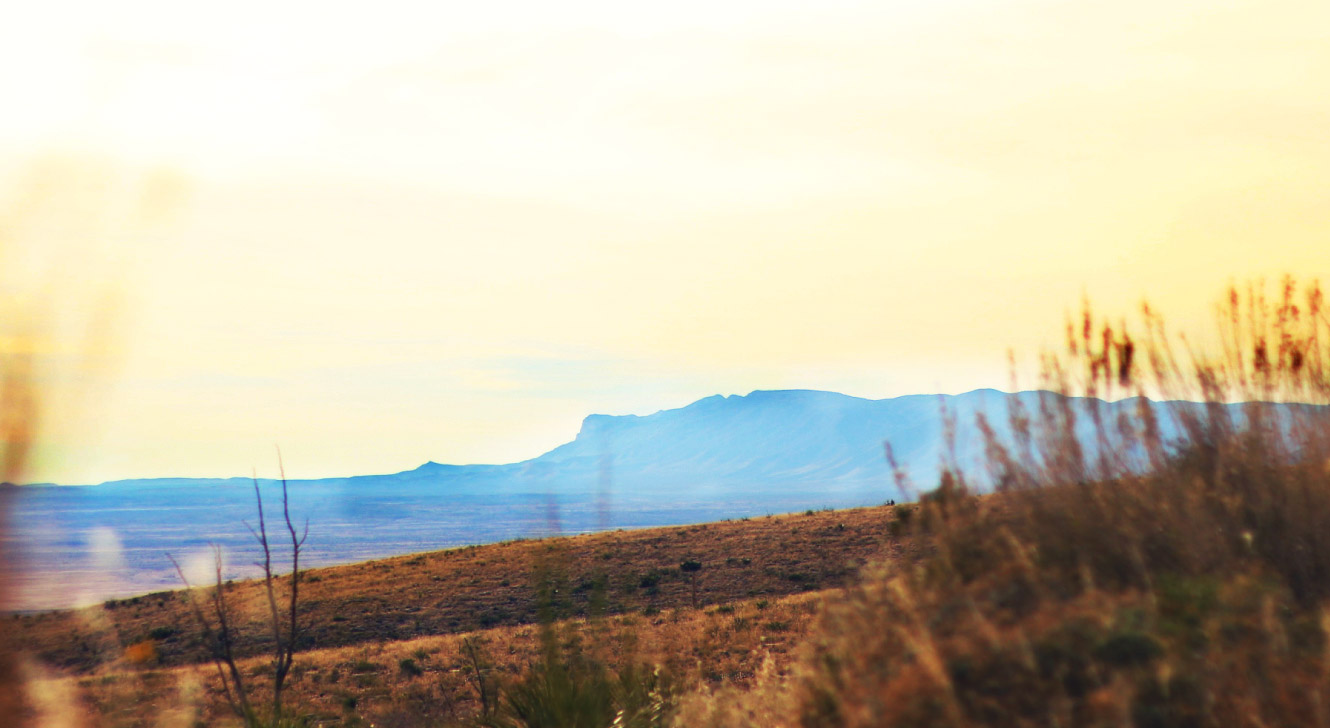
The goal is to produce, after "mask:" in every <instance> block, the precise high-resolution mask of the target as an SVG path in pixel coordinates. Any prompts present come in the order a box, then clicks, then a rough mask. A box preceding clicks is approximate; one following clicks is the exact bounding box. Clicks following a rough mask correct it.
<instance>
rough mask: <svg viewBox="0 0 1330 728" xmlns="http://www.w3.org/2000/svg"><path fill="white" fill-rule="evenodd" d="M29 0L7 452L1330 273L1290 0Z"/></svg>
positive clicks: (478, 417)
mask: <svg viewBox="0 0 1330 728" xmlns="http://www.w3.org/2000/svg"><path fill="white" fill-rule="evenodd" d="M633 5H634V4H630V3H621V2H603V3H559V4H551V3H502V2H496V3H439V2H431V3H425V2H419V3H414V2H411V3H403V2H387V3H379V4H376V5H375V6H374V8H373V9H372V12H371V9H370V8H369V7H368V6H364V7H361V8H358V9H352V8H349V7H345V8H344V7H341V6H339V5H337V4H331V5H330V4H327V3H318V4H315V3H295V2H293V3H280V4H273V3H249V2H237V3H229V4H227V5H226V6H225V7H224V8H222V7H220V6H218V7H213V6H202V5H197V4H188V3H174V2H170V3H168V2H160V3H141V2H126V3H111V4H108V3H91V2H89V3H79V2H74V3H70V2H63V3H62V2H49V3H27V4H24V7H18V8H14V9H11V10H9V11H7V13H6V15H7V20H6V23H5V24H4V26H3V27H0V64H3V67H4V68H6V69H7V70H6V71H5V72H4V73H3V74H0V99H4V103H3V107H4V112H3V113H0V284H3V286H4V291H3V296H4V301H3V306H4V310H5V317H4V318H5V323H4V326H5V329H4V331H3V334H2V335H0V350H2V351H4V352H6V353H9V354H15V353H18V354H22V353H28V354H30V355H32V356H35V357H36V359H35V361H36V364H37V371H38V373H39V374H38V378H37V391H38V393H39V394H40V398H41V402H42V411H43V415H44V417H43V419H42V421H41V425H42V427H41V435H42V437H41V440H40V442H39V445H38V447H37V448H36V450H35V459H34V461H33V463H32V468H31V470H30V472H29V476H30V477H29V479H30V480H34V481H36V480H49V481H55V482H61V483H95V482H100V481H103V480H110V479H117V478H131V477H153V476H232V475H247V474H249V473H250V472H252V471H255V470H256V471H257V472H258V473H259V475H261V476H263V475H273V474H275V472H276V455H275V452H274V446H275V445H280V447H281V448H282V453H283V457H284V460H285V463H286V469H287V472H288V474H289V475H291V476H293V477H323V476H334V475H350V474H366V473H384V472H395V471H399V470H405V469H409V468H413V467H415V466H417V465H419V464H421V463H423V462H425V461H427V460H434V461H437V462H452V463H475V462H512V461H517V460H522V459H526V458H529V457H534V456H536V455H538V454H540V453H542V452H544V451H546V450H548V449H551V448H553V447H554V446H556V445H558V444H560V443H562V442H565V441H567V440H569V439H571V438H572V437H573V436H574V435H575V434H576V433H577V430H578V427H579V425H580V422H581V419H582V417H583V416H585V415H587V414H590V413H593V412H595V413H607V414H629V413H634V414H648V413H651V412H654V411H657V410H660V409H665V408H671V407H678V406H682V405H685V404H687V403H689V402H691V401H694V400H696V399H699V398H701V397H704V396H708V395H711V394H717V393H720V394H744V393H747V392H749V391H751V390H754V389H773V388H814V389H830V390H836V391H841V392H845V393H847V394H852V395H857V396H865V397H874V398H878V397H890V396H897V395H903V394H912V393H921V392H952V393H954V392H963V391H968V390H970V389H975V388H980V387H996V388H1003V389H1007V388H1010V386H1011V381H1012V379H1011V371H1010V368H1009V365H1008V351H1009V350H1011V351H1014V352H1015V354H1016V357H1017V362H1018V365H1017V373H1018V375H1019V376H1018V379H1017V383H1018V385H1022V386H1033V385H1034V384H1036V382H1035V380H1034V377H1033V375H1032V374H1031V372H1033V371H1034V368H1033V362H1034V361H1035V360H1036V358H1037V355H1038V353H1039V351H1040V350H1041V348H1046V347H1051V346H1056V345H1057V344H1058V343H1059V342H1060V338H1061V332H1062V327H1063V322H1064V318H1065V316H1066V315H1067V313H1068V312H1070V311H1074V310H1076V309H1077V308H1078V307H1079V305H1080V302H1081V301H1082V299H1083V298H1089V299H1090V300H1091V301H1093V302H1094V305H1095V306H1096V308H1097V309H1098V310H1101V311H1104V312H1106V313H1109V314H1112V315H1115V316H1119V315H1120V316H1130V315H1131V314H1132V313H1133V312H1134V311H1135V310H1136V308H1137V306H1138V304H1139V302H1140V301H1141V300H1142V299H1146V298H1148V299H1149V300H1151V301H1152V302H1154V304H1155V305H1156V307H1158V308H1160V309H1162V310H1163V311H1164V312H1165V314H1166V315H1167V316H1168V317H1169V320H1170V321H1171V322H1173V323H1174V324H1175V326H1178V327H1183V328H1186V327H1196V326H1203V325H1204V324H1205V323H1206V322H1207V321H1208V320H1209V315H1210V313H1209V312H1210V307H1211V305H1212V303H1213V302H1214V301H1215V300H1216V298H1217V297H1218V296H1219V295H1220V293H1221V292H1222V290H1223V288H1224V286H1226V285H1227V284H1228V283H1229V282H1230V281H1234V280H1236V281H1243V280H1247V279H1251V278H1257V277H1261V276H1265V277H1268V278H1271V279H1273V278H1277V277H1278V276H1280V275H1282V274H1285V273H1291V274H1295V275H1298V276H1300V277H1302V278H1304V279H1312V278H1320V279H1322V280H1323V281H1327V282H1330V277H1328V276H1327V274H1330V244H1327V242H1328V241H1330V237H1328V236H1327V232H1330V204H1327V203H1328V202H1330V200H1328V198H1330V135H1327V134H1326V133H1325V130H1326V129H1327V128H1330V5H1328V4H1326V3H1324V2H1311V1H1308V2H1290V1H1286V0H1259V1H1258V0H1233V1H1230V2H1214V1H1213V0H1206V1H1205V2H1178V1H1174V0H1166V1H1164V2H1159V1H1157V0H1152V1H1150V2H1144V1H1139V0H1127V1H1125V2H1117V3H1085V2H1050V1H1042V0H1041V1H1032V0H1004V1H1003V2H979V1H975V0H932V1H930V2H914V1H908V2H871V3H844V2H821V3H815V4H814V3H782V2H771V1H765V2H761V3H756V2H754V3H713V2H707V3H702V2H696V3H691V2H677V3H669V4H655V5H651V6H644V7H633Z"/></svg>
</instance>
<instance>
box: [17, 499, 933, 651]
mask: <svg viewBox="0 0 1330 728" xmlns="http://www.w3.org/2000/svg"><path fill="white" fill-rule="evenodd" d="M893 517H894V516H893V512H892V509H890V508H883V507H878V508H863V509H854V510H846V511H817V512H811V513H803V514H792V515H785V516H773V517H763V518H756V519H742V520H737V521H726V522H719V523H710V524H702V525H696V526H687V527H675V528H655V529H644V530H638V531H615V532H608V533H600V534H592V535H582V536H574V537H567V538H556V539H546V540H527V541H513V542H507V543H501V544H495V545H490V546H477V547H469V548H461V549H451V550H446V551H436V552H429V553H421V554H415V555H411V556H404V557H398V558H392V559H384V560H379V561H369V562H364V563H358V564H350V565H345V566H336V567H326V568H320V569H313V570H310V571H308V572H306V578H305V580H304V586H303V587H302V599H301V605H302V620H303V622H304V624H305V625H306V626H305V629H304V632H305V638H304V641H303V643H302V644H303V645H304V646H305V647H307V648H333V647H343V646H354V645H359V644H366V643H379V642H384V641H391V640H403V639H410V638H416V637H421V636H426V635H443V634H451V633H459V632H467V631H472V630H477V629H482V628H489V627H496V626H501V625H520V624H528V623H532V622H534V621H535V619H536V612H537V606H538V605H537V598H536V579H537V576H538V575H539V574H541V573H549V574H551V578H553V579H555V580H556V581H557V582H558V583H559V584H561V587H560V591H561V593H562V594H563V595H564V596H565V599H566V601H565V602H564V607H565V610H566V613H567V614H569V615H574V616H575V615H579V614H586V613H587V611H588V609H589V607H590V605H591V604H592V603H593V601H595V600H597V599H599V603H601V604H603V610H604V611H605V612H608V613H611V614H625V613H633V612H639V613H641V612H647V613H650V612H655V611H658V610H662V609H670V608H675V607H684V606H691V605H692V599H693V594H692V590H691V588H690V584H689V582H688V581H687V580H686V579H685V578H684V576H683V574H682V573H681V572H680V570H679V564H680V563H681V562H683V561H684V560H688V559H692V560H696V561H699V562H701V563H702V565H703V568H702V570H701V572H699V578H698V582H697V604H698V605H699V606H705V605H713V604H723V603H728V602H734V601H738V600H743V599H750V598H759V597H767V598H770V597H779V596H783V595H789V594H795V593H799V592H805V591H811V590H816V589H825V588H831V587H838V586H843V585H845V584H847V583H848V582H849V581H850V580H851V579H852V578H853V577H854V575H855V574H856V573H857V567H858V566H859V565H861V564H863V563H865V562H866V561H868V560H869V559H872V558H876V557H880V556H883V555H887V556H893V557H898V556H901V555H903V554H908V553H910V549H909V548H908V547H907V546H906V545H904V544H902V543H901V542H898V541H894V540H892V539H890V538H889V537H888V536H887V523H888V521H889V520H890V519H892V518H893ZM231 589H232V590H233V591H231V594H232V597H231V598H232V599H233V600H234V602H235V603H236V604H239V605H242V606H241V607H240V609H239V614H240V615H241V620H242V621H241V623H240V625H239V637H238V640H237V645H238V649H239V652H240V654H253V653H254V652H255V651H256V650H258V649H261V648H262V645H263V644H265V643H266V642H265V641H266V639H267V638H268V633H267V631H266V630H267V626H266V622H265V620H266V616H265V615H266V613H265V612H264V608H265V607H264V605H262V604H261V603H260V596H261V595H260V592H259V584H257V583H255V582H237V583H236V584H235V585H234V586H233V587H232V588H231ZM7 619H8V621H9V623H10V625H11V627H12V628H16V632H17V634H18V635H19V639H18V644H19V647H20V648H21V649H24V650H26V651H30V652H32V653H34V654H35V655H37V656H38V657H39V658H40V659H41V660H42V661H43V662H44V663H46V664H49V665H52V666H54V667H58V668H60V669H63V670H68V671H72V672H74V673H87V672H92V671H95V670H97V669H98V668H99V667H102V666H105V665H110V664H114V663H116V662H117V661H118V660H120V659H121V658H122V656H123V651H124V648H125V647H127V646H129V645H133V644H142V643H145V642H151V643H152V645H153V648H154V651H155V653H156V654H157V655H158V656H159V658H160V661H161V662H162V663H163V664H182V663H187V662H192V661H199V660H202V659H204V658H205V655H204V654H203V653H202V652H201V651H200V648H199V646H198V645H197V644H196V641H195V640H194V638H193V631H192V629H191V624H192V623H191V621H190V619H191V618H190V616H189V614H188V612H187V603H186V602H185V600H184V596H183V593H182V592H179V591H175V592H157V593H153V594H148V595H144V596H139V597H133V598H130V599H123V600H113V601H109V602H106V603H105V604H104V605H101V606H97V607H90V608H86V609H81V610H75V611H56V612H46V613H39V614H31V615H12V616H10V617H8V618H7Z"/></svg>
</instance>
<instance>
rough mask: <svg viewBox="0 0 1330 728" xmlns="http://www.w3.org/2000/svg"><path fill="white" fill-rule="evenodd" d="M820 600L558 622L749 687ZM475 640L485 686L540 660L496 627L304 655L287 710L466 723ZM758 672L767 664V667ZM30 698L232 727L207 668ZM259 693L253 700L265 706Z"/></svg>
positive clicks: (816, 595)
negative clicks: (485, 665)
mask: <svg viewBox="0 0 1330 728" xmlns="http://www.w3.org/2000/svg"><path fill="white" fill-rule="evenodd" d="M824 595H825V593H824V592H810V593H806V594H798V595H793V596H786V597H783V598H778V599H761V600H747V601H743V602H738V603H733V604H726V605H721V606H719V607H712V608H707V609H700V610H693V609H689V608H679V609H668V610H664V611H662V612H660V613H658V614H655V615H653V616H650V617H645V616H642V615H618V616H611V617H605V618H598V619H592V620H582V619H579V620H570V621H568V622H562V623H559V628H560V630H561V633H562V634H564V635H568V634H572V633H573V632H576V633H577V634H578V635H580V638H581V640H582V641H583V642H584V643H586V644H587V645H588V648H587V649H588V650H590V651H592V652H593V653H594V654H595V656H596V657H597V659H601V660H603V661H604V662H605V663H606V664H610V665H614V666H619V665H624V664H627V663H629V662H638V663H647V664H651V665H658V666H660V669H661V671H662V673H664V674H666V675H668V676H669V679H670V682H671V685H673V686H674V687H675V689H676V690H680V691H693V690H697V689H699V688H700V687H701V686H704V685H711V686H721V685H729V686H741V687H742V686H749V685H752V684H754V683H755V682H756V676H757V675H758V673H759V672H761V671H762V670H764V669H765V670H767V671H768V672H771V673H773V674H780V673H782V672H784V671H785V670H787V669H788V666H789V665H790V663H791V662H792V661H793V659H794V654H795V651H796V647H797V645H798V644H800V643H801V642H802V641H803V639H804V638H805V636H806V635H807V634H808V633H809V631H810V630H811V628H812V625H813V623H814V621H815V614H816V613H817V611H818V610H819V607H820V604H821V602H822V600H823V599H824ZM477 637H478V638H480V640H481V641H482V644H483V645H484V647H483V651H484V653H485V655H486V657H487V659H488V661H489V663H490V664H491V665H492V670H493V672H492V677H491V679H492V680H495V681H496V682H498V683H503V684H511V683H513V682H515V681H516V680H518V679H520V677H521V676H522V675H524V674H525V673H526V672H527V670H529V669H530V666H531V665H532V663H533V662H535V661H537V660H538V659H539V653H540V649H541V645H540V627H538V626H536V625H521V626H509V627H497V628H494V629H490V630H484V631H481V632H477V633H467V634H451V635H439V636H432V637H421V638H416V639H410V640H401V641H392V642H379V643H373V644H363V645H357V646H349V647H338V648H329V649H317V650H310V651H308V652H304V653H301V654H300V655H299V659H298V660H297V664H296V668H295V669H294V670H293V672H292V675H291V680H290V684H289V686H288V688H287V690H288V694H287V700H288V702H289V704H290V705H292V706H293V707H295V708H296V709H297V710H299V711H300V712H301V713H302V714H303V715H304V716H306V717H307V718H308V719H309V721H310V722H311V724H312V725H376V726H420V725H462V724H466V723H468V722H469V721H470V720H472V719H473V718H474V717H475V716H476V715H477V714H478V713H479V711H480V704H479V701H478V691H477V689H476V686H475V683H474V681H473V679H472V675H473V674H474V673H473V672H472V670H471V667H470V666H471V663H470V662H469V660H468V659H467V656H466V655H465V654H464V652H463V650H462V644H463V642H464V641H465V640H467V639H473V638H477ZM764 666H765V667H764ZM241 667H242V669H243V670H244V671H245V672H246V674H247V675H249V676H254V677H258V676H260V675H261V674H263V671H264V670H265V669H269V666H268V665H267V664H266V662H265V659H264V658H262V657H255V658H250V659H248V660H244V661H242V662H241ZM37 685H38V688H37V692H41V693H44V694H47V695H62V696H65V699H66V700H68V699H71V698H72V699H73V700H74V701H75V703H74V705H73V708H72V711H71V719H72V720H74V721H75V722H74V723H72V724H73V725H83V726H116V727H125V728H128V727H130V726H159V725H181V726H193V725H195V724H197V723H199V722H202V723H204V724H207V725H231V724H238V723H237V721H238V719H236V718H235V717H234V716H233V715H232V714H231V713H230V712H229V709H228V708H227V707H226V703H225V700H224V698H223V697H222V695H221V693H220V688H219V685H218V684H216V676H215V675H214V674H211V668H209V667H207V666H203V665H185V666H178V667H160V666H151V665H140V666H130V665H125V664H121V665H115V666H107V667H105V668H103V669H102V670H100V671H98V672H97V673H95V674H92V675H82V676H76V675H64V676H60V675H55V674H48V675H47V676H46V677H45V678H43V679H42V680H39V681H38V682H37ZM263 698H264V696H263V695H262V693H259V694H257V695H256V699H258V700H262V699H263Z"/></svg>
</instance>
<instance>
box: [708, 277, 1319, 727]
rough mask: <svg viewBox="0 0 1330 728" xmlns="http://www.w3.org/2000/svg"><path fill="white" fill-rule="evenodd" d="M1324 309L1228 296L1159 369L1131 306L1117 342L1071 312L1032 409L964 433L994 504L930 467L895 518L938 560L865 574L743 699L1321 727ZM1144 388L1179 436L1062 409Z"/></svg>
mask: <svg viewBox="0 0 1330 728" xmlns="http://www.w3.org/2000/svg"><path fill="white" fill-rule="evenodd" d="M1321 303H1322V301H1321V294H1320V292H1319V289H1317V288H1316V287H1314V286H1313V287H1311V288H1309V289H1308V290H1306V291H1304V292H1303V293H1302V294H1301V295H1299V294H1298V292H1297V289H1296V287H1295V286H1294V285H1293V284H1292V283H1286V285H1285V287H1284V288H1283V289H1282V291H1281V294H1280V295H1279V296H1277V297H1276V298H1275V299H1274V300H1273V301H1270V300H1266V299H1265V298H1263V296H1262V295H1261V293H1260V289H1259V288H1255V287H1253V288H1250V289H1248V290H1247V291H1246V292H1242V291H1237V290H1234V291H1232V292H1231V295H1230V296H1229V298H1228V301H1226V303H1225V305H1224V306H1223V307H1222V317H1221V337H1220V338H1221V340H1222V341H1223V347H1222V349H1221V351H1219V353H1218V354H1215V355H1211V356H1203V355H1201V354H1198V353H1195V352H1193V351H1190V350H1189V351H1188V354H1187V356H1185V357H1181V356H1176V355H1175V353H1174V351H1173V348H1174V346H1173V345H1174V342H1173V340H1171V339H1169V338H1168V337H1167V336H1166V335H1165V331H1164V327H1163V322H1162V321H1160V320H1159V319H1158V318H1157V317H1156V316H1154V315H1153V314H1152V313H1151V312H1150V311H1149V310H1148V309H1146V311H1145V319H1144V321H1145V323H1144V328H1143V331H1142V332H1141V334H1140V335H1139V336H1138V337H1136V338H1133V337H1132V336H1131V335H1130V334H1129V333H1127V332H1126V331H1124V330H1123V329H1122V328H1121V327H1117V328H1114V327H1110V326H1107V325H1103V324H1097V323H1096V322H1095V320H1094V318H1093V317H1092V316H1091V315H1090V313H1088V312H1087V313H1086V314H1085V316H1084V318H1083V319H1082V320H1081V321H1080V322H1077V325H1075V326H1069V327H1068V329H1069V337H1068V339H1069V340H1068V347H1067V351H1066V353H1065V354H1064V355H1060V356H1050V357H1049V358H1048V359H1046V362H1045V364H1046V366H1045V377H1046V382H1045V384H1046V385H1047V386H1048V387H1049V388H1050V389H1052V390H1053V392H1052V393H1050V394H1048V395H1046V396H1044V397H1043V399H1042V401H1041V403H1040V405H1039V407H1038V409H1037V411H1033V412H1027V411H1022V410H1021V409H1019V408H1017V409H1015V410H1013V411H1012V412H1011V413H1010V425H1011V428H1010V429H1011V432H1012V433H1013V434H1012V436H1011V437H1009V438H1005V439H1004V438H1001V437H999V436H997V434H996V431H995V428H992V427H989V426H988V423H987V422H984V421H982V420H981V421H980V423H979V427H980V429H981V430H982V431H983V432H984V434H985V436H986V438H987V441H988V462H989V466H990V472H989V473H988V474H987V477H989V478H991V482H993V483H994V484H996V486H997V488H998V491H999V492H998V494H997V495H996V496H994V497H993V498H988V499H984V498H979V497H977V496H975V495H974V494H973V492H972V491H971V489H970V487H968V486H969V483H970V482H973V480H974V478H973V477H967V474H965V473H960V472H958V471H957V472H952V473H950V474H948V475H946V476H944V478H943V482H942V483H941V485H940V487H939V488H938V489H937V490H936V491H934V492H933V493H931V494H930V495H929V496H928V497H926V498H925V499H924V500H923V502H922V503H921V505H920V506H919V508H918V510H917V512H916V513H915V514H914V515H913V517H912V518H911V522H912V528H914V529H915V530H916V532H918V533H927V534H929V536H930V538H931V539H932V542H933V543H934V544H935V545H936V552H935V553H933V554H932V555H931V556H929V557H928V558H926V559H924V560H923V561H922V562H920V563H918V564H916V565H914V566H910V567H908V568H902V566H901V565H899V564H896V565H892V564H886V565H883V566H881V567H879V568H878V569H876V570H875V571H873V572H870V573H869V574H868V575H867V576H866V577H865V579H864V580H863V581H862V583H861V584H859V585H858V586H856V587H855V588H853V589H852V590H850V592H849V593H848V595H847V596H846V598H844V599H841V600H837V602H836V603H835V604H833V605H831V606H830V607H829V608H828V610H827V612H826V614H825V616H824V619H823V621H822V623H821V626H820V627H819V629H818V630H817V633H816V635H815V637H814V638H813V639H812V640H810V647H809V651H808V654H807V655H806V656H805V658H804V659H803V660H801V662H800V664H799V666H798V668H799V670H798V671H799V675H798V677H797V678H796V679H795V680H790V681H783V682H781V681H777V682H772V683H770V684H767V685H762V686H760V687H759V691H761V693H762V694H764V695H767V696H768V697H767V700H768V701H769V702H773V701H774V702H777V703H779V704H781V705H783V706H784V711H785V712H784V715H785V718H784V721H786V722H788V723H789V724H799V725H803V726H925V725H926V726H971V725H975V726H977V725H1000V726H1034V725H1049V726H1053V725H1058V726H1066V725H1138V726H1227V725H1251V726H1260V725H1325V724H1327V723H1328V722H1330V714H1327V708H1328V707H1330V703H1327V700H1328V699H1330V690H1328V686H1330V640H1328V639H1327V632H1326V629H1327V626H1330V609H1327V607H1328V606H1330V605H1327V601H1326V600H1327V597H1328V596H1330V460H1327V456H1330V426H1328V425H1330V411H1327V409H1326V408H1325V405H1326V404H1327V403H1330V369H1327V366H1328V365H1330V320H1327V318H1326V316H1325V313H1324V311H1323V310H1322V307H1321ZM1147 393H1149V394H1152V395H1155V396H1156V397H1160V396H1162V397H1163V398H1170V399H1171V398H1179V399H1191V400H1195V401H1197V402H1199V404H1192V403H1183V402H1179V403H1175V404H1174V405H1172V407H1171V408H1170V409H1169V411H1168V416H1170V417H1173V418H1175V421H1176V422H1177V423H1178V436H1177V437H1176V438H1172V439H1170V438H1167V437H1165V436H1164V435H1163V434H1161V433H1162V432H1164V429H1163V428H1162V427H1161V425H1160V422H1159V421H1158V419H1157V418H1156V416H1155V414H1154V412H1153V411H1152V410H1150V409H1149V408H1147V407H1144V406H1141V407H1127V408H1121V409H1119V410H1118V411H1117V412H1115V411H1114V410H1113V409H1112V408H1110V407H1108V406H1105V405H1102V404H1097V403H1096V402H1094V401H1086V400H1075V399H1072V398H1071V395H1085V396H1090V397H1095V396H1108V397H1123V396H1126V397H1137V398H1139V397H1142V396H1144V395H1145V394H1147ZM1135 401H1136V402H1138V403H1139V402H1140V401H1141V400H1139V399H1137V400H1135ZM1235 402H1241V403H1243V404H1238V405H1233V406H1230V405H1231V403H1235ZM1271 402H1294V403H1305V404H1306V406H1298V407H1293V408H1290V409H1288V410H1286V412H1287V414H1285V415H1278V416H1277V415H1276V414H1275V411H1274V409H1273V408H1271V407H1270V406H1269V404H1268V403H1271ZM1073 433H1080V434H1079V435H1078V434H1073ZM980 477H982V476H980ZM709 721H710V724H712V725H735V726H738V725H748V724H749V720H748V718H747V717H745V715H744V713H743V712H742V710H736V711H734V712H727V711H725V710H720V711H719V713H717V714H716V715H713V716H711V717H710V718H709Z"/></svg>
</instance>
